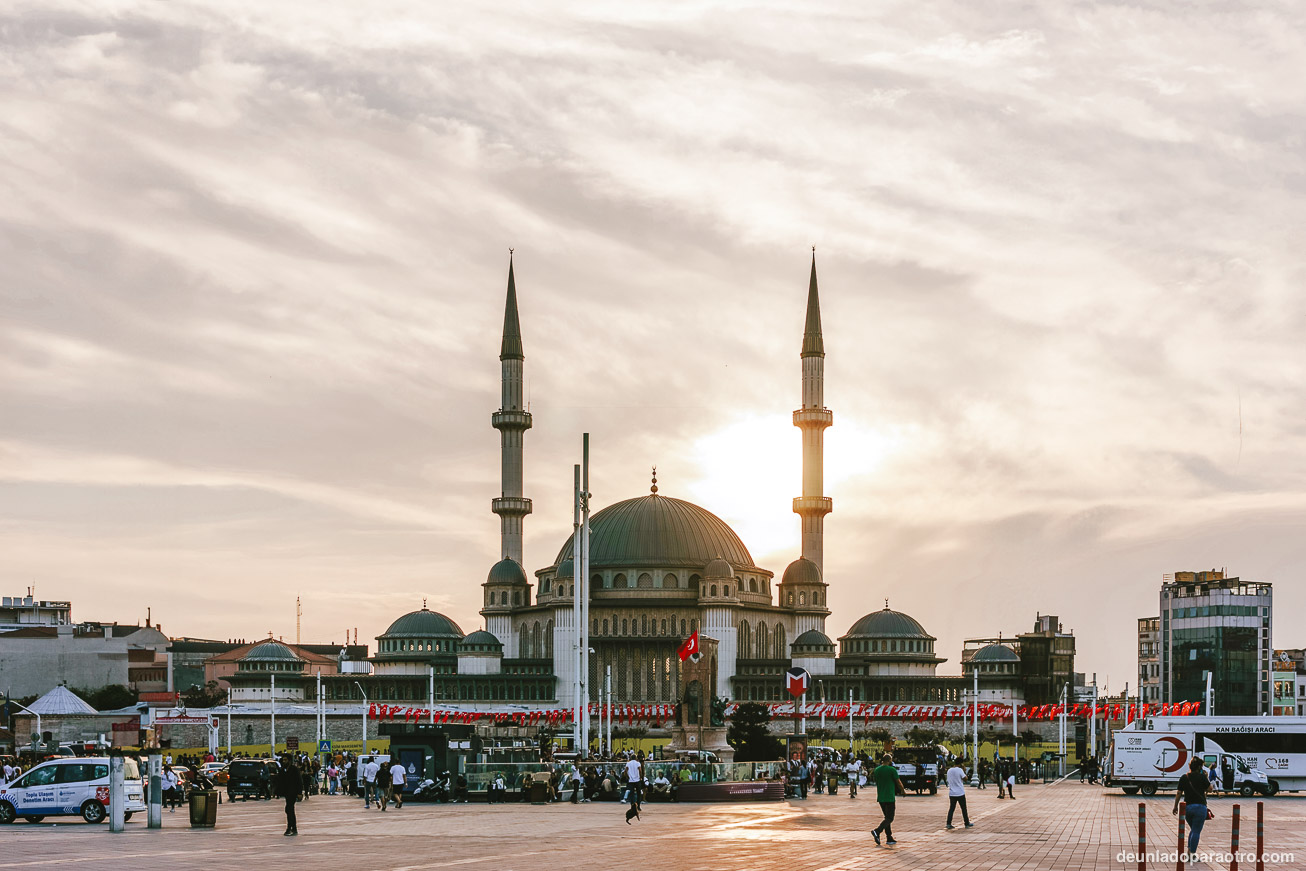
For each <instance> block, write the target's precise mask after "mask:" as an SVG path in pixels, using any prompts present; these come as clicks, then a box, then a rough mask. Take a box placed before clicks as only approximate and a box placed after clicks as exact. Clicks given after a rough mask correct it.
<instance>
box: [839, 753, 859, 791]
mask: <svg viewBox="0 0 1306 871" xmlns="http://www.w3.org/2000/svg"><path fill="white" fill-rule="evenodd" d="M843 770H844V772H845V773H847V775H848V797H849V798H857V781H858V780H860V779H861V776H862V760H860V759H858V758H857V757H856V756H850V757H849V759H848V763H847V764H846V765H844V767H843Z"/></svg>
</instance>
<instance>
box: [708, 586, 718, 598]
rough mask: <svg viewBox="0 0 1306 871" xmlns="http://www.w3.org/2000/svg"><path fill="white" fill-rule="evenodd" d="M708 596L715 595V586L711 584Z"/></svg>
mask: <svg viewBox="0 0 1306 871" xmlns="http://www.w3.org/2000/svg"><path fill="white" fill-rule="evenodd" d="M708 595H709V596H715V595H716V584H713V585H712V586H711V587H709V588H708Z"/></svg>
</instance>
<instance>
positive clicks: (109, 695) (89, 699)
mask: <svg viewBox="0 0 1306 871" xmlns="http://www.w3.org/2000/svg"><path fill="white" fill-rule="evenodd" d="M68 689H69V691H70V692H72V693H73V695H75V696H77V697H78V698H80V699H82V700H83V701H85V702H86V704H88V705H90V706H91V707H92V708H95V710H97V711H116V710H117V709H119V708H126V707H130V706H131V705H134V704H136V691H135V690H132V689H129V688H127V687H125V686H120V685H112V684H111V685H109V686H105V687H100V688H99V689H94V690H82V689H76V688H74V687H69V688H68Z"/></svg>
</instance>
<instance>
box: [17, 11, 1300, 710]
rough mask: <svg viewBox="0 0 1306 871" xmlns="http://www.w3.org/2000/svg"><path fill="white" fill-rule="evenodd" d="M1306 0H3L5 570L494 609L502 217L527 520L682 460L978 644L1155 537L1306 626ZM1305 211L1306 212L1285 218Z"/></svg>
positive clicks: (259, 608)
mask: <svg viewBox="0 0 1306 871" xmlns="http://www.w3.org/2000/svg"><path fill="white" fill-rule="evenodd" d="M1304 19H1306V13H1304V12H1303V10H1302V9H1301V8H1300V7H1299V6H1296V5H1294V4H1289V3H1278V2H1259V3H1258V2H1240V3H1219V2H1216V3H1204V4H1192V3H1182V2H1160V0H1158V2H1142V3H1130V4H1116V3H1108V2H1101V3H1073V2H1047V3H1037V4H1033V3H1030V4H1020V3H1012V4H994V3H975V2H884V3H876V4H865V3H842V4H836V3H805V2H804V3H799V2H763V3H703V2H673V3H632V2H623V3H588V2H584V3H582V2H575V3H564V2H559V3H545V2H530V3H510V2H503V3H497V4H467V3H429V2H412V3H405V2H375V3H367V4H357V3H341V2H315V3H272V4H269V3H262V2H248V0H223V2H221V3H217V2H212V3H205V2H193V0H174V2H169V3H147V2H125V0H124V2H117V0H95V2H70V0H40V2H26V0H0V99H2V105H3V106H4V111H3V113H0V542H2V544H0V580H3V593H4V594H5V595H20V594H23V593H24V592H25V591H26V589H27V588H28V587H29V586H35V590H36V594H37V595H38V597H41V598H51V599H70V600H72V602H73V609H74V610H73V613H74V617H75V618H77V619H94V620H118V621H123V622H136V621H137V620H142V621H143V620H144V618H145V615H146V609H147V608H148V609H150V613H151V614H152V616H153V618H154V619H155V620H157V621H158V622H160V623H161V624H162V626H163V628H164V630H165V632H167V633H169V634H171V635H176V636H180V635H188V636H192V637H208V638H224V639H225V638H250V639H253V638H256V637H261V636H264V635H266V634H268V633H271V634H274V635H277V636H280V637H284V638H286V639H288V640H293V638H294V637H295V599H296V597H297V596H298V597H301V598H302V602H303V618H302V621H303V623H302V632H303V640H304V641H313V642H323V643H326V642H339V641H341V640H343V637H344V634H345V632H346V630H349V631H351V632H352V631H353V630H354V629H355V628H357V630H358V633H359V637H360V640H363V639H368V640H370V639H373V638H374V637H375V636H376V635H377V634H379V633H381V632H382V631H384V629H385V627H386V626H387V625H388V624H389V623H390V622H391V621H392V620H394V619H395V618H397V617H398V616H399V615H401V614H403V613H405V612H407V611H410V610H413V609H416V608H418V607H420V606H421V603H422V600H423V599H426V600H428V601H429V604H430V607H432V608H434V609H437V610H440V611H442V612H444V613H446V614H448V615H449V616H450V617H452V618H453V619H454V620H456V621H457V622H458V624H459V625H460V626H461V627H462V628H463V630H464V631H467V632H470V631H472V630H473V629H475V628H479V627H480V626H481V625H482V621H481V618H480V616H479V614H478V613H477V612H478V610H479V607H480V597H481V587H480V584H481V582H482V581H483V580H484V577H485V573H486V572H487V571H488V569H489V567H490V565H492V564H493V562H494V561H495V560H496V558H497V556H498V551H499V542H498V529H499V525H498V519H497V518H496V517H495V516H494V515H492V514H491V513H490V510H489V506H490V500H491V498H492V497H494V496H495V495H497V494H498V492H499V480H498V476H499V463H498V434H497V433H496V432H495V431H494V430H493V429H492V428H491V427H490V414H491V413H492V412H493V411H494V410H495V409H496V408H497V407H498V404H499V385H498V377H499V365H498V359H497V355H498V344H499V334H500V328H501V324H502V318H503V300H504V290H505V285H506V278H507V267H508V249H509V248H510V247H511V248H514V249H515V269H516V279H517V288H518V293H519V298H520V305H521V319H522V333H523V343H524V347H525V351H526V373H527V379H528V385H527V387H528V395H529V400H530V403H531V410H532V412H533V414H534V423H535V425H534V428H533V429H532V430H531V431H530V432H529V433H528V434H527V437H526V480H525V491H526V495H527V496H528V497H530V498H532V499H533V500H534V514H533V515H532V516H530V517H528V518H527V519H526V536H525V562H526V568H527V570H528V573H529V572H532V571H534V570H535V569H538V568H541V567H544V566H546V565H549V564H550V563H552V561H553V559H554V556H555V555H556V553H557V550H558V548H559V547H560V546H561V545H562V543H563V540H564V539H565V537H566V536H567V535H569V534H570V531H571V482H572V465H573V463H575V462H577V461H578V459H579V451H580V441H581V433H583V432H589V433H591V438H592V440H593V449H592V454H593V459H592V488H591V489H592V491H593V493H594V504H595V506H596V507H601V506H603V505H606V504H610V503H612V502H616V501H619V500H621V499H626V498H631V497H634V496H639V495H642V494H644V493H647V492H648V490H647V487H648V483H649V474H650V469H651V467H652V466H654V465H656V466H657V469H658V479H659V480H658V485H659V489H660V492H661V493H662V494H664V495H669V496H675V497H679V498H684V499H688V500H690V501H693V502H696V503H698V504H701V505H703V506H704V507H706V508H708V509H709V510H711V511H713V512H714V513H716V514H718V515H719V516H721V517H722V518H723V519H725V520H726V521H727V522H729V523H730V524H731V525H732V526H733V527H734V528H735V529H736V530H737V531H738V532H739V534H740V536H741V537H742V538H743V540H744V541H745V543H746V544H747V546H748V547H749V549H750V550H751V552H752V554H753V556H754V558H755V560H756V561H757V562H758V563H759V564H760V565H762V566H763V567H766V568H769V569H770V570H772V571H774V572H776V573H777V574H779V573H780V572H781V571H782V570H783V568H784V566H785V565H786V564H787V563H788V562H789V561H790V560H792V559H793V558H794V557H796V556H797V555H798V542H799V534H798V533H799V527H798V518H797V516H796V515H794V514H793V513H792V510H791V509H792V506H791V500H792V498H793V497H794V496H797V495H799V493H800V482H799V472H800V468H801V453H800V441H799V432H798V430H797V429H795V428H794V427H793V426H792V421H791V420H790V413H791V411H792V410H793V409H794V408H796V407H797V406H798V404H799V388H800V378H799V372H800V369H799V357H798V354H799V350H800V347H801V338H802V327H803V313H804V303H805V294H806V288H807V276H808V269H809V262H810V257H811V250H810V249H811V247H812V246H816V258H817V268H818V272H819V277H820V287H821V303H822V311H823V316H824V327H825V348H826V353H827V356H826V391H825V396H826V404H827V405H828V406H829V407H830V408H831V409H832V410H833V412H834V421H835V423H834V426H833V427H832V428H831V429H830V430H828V431H827V433H826V445H827V449H826V470H827V477H826V495H828V496H830V497H832V498H833V500H834V513H833V514H831V515H830V516H829V517H828V518H827V520H826V540H825V578H826V581H827V582H828V583H829V584H830V604H831V608H832V610H833V614H832V615H831V617H830V618H829V621H828V629H829V634H830V635H831V636H834V637H837V636H839V635H842V634H843V633H844V632H846V631H847V628H848V627H849V626H850V625H851V624H852V623H853V621H855V620H856V619H857V618H858V617H860V616H861V615H863V614H865V613H867V612H869V611H872V610H877V609H879V608H881V607H883V606H884V600H885V599H886V598H887V599H888V600H889V603H890V605H891V606H892V607H893V608H895V609H896V610H901V611H905V612H907V613H909V614H911V615H912V616H914V617H916V618H917V619H918V620H919V621H920V622H921V623H923V624H924V625H925V627H926V628H927V629H928V630H929V631H930V632H931V633H932V634H934V635H936V636H937V637H938V639H939V642H938V648H939V650H940V655H942V656H944V657H946V658H947V659H948V662H947V663H945V664H944V665H943V666H941V667H940V673H941V674H944V673H953V674H955V673H957V671H958V661H959V658H960V652H961V644H962V640H963V638H965V637H970V636H976V635H995V634H997V633H999V632H1001V633H1002V634H1004V635H1010V634H1014V633H1016V632H1019V631H1025V630H1028V629H1030V628H1031V627H1032V625H1033V623H1034V620H1035V617H1036V615H1037V614H1038V613H1043V614H1048V613H1052V614H1057V615H1059V616H1060V617H1061V620H1062V623H1063V624H1064V627H1065V629H1067V630H1071V631H1073V632H1074V633H1075V635H1076V638H1077V644H1078V650H1079V656H1078V659H1077V665H1076V668H1077V669H1078V670H1081V671H1085V672H1089V673H1094V672H1095V673H1097V675H1098V679H1099V683H1100V684H1103V685H1105V686H1107V687H1108V688H1109V689H1110V690H1112V691H1117V692H1118V691H1119V690H1121V689H1123V688H1124V684H1125V682H1126V681H1130V682H1131V683H1132V682H1133V680H1132V679H1134V675H1133V672H1134V669H1135V661H1136V660H1135V657H1136V647H1135V635H1134V633H1135V625H1134V620H1135V619H1136V618H1138V617H1142V616H1149V615H1155V614H1156V613H1157V610H1158V605H1157V597H1158V590H1159V585H1160V583H1161V581H1162V578H1163V576H1164V575H1165V574H1166V573H1171V572H1175V571H1180V570H1201V569H1210V568H1227V570H1228V571H1229V572H1230V573H1232V574H1237V575H1241V576H1242V577H1244V578H1250V579H1255V580H1259V581H1268V582H1271V583H1273V584H1274V588H1275V600H1276V628H1275V635H1274V641H1275V644H1276V646H1280V647H1290V646H1292V647H1299V646H1303V645H1306V629H1303V628H1302V627H1301V625H1300V621H1299V620H1298V619H1297V618H1298V617H1299V616H1300V615H1301V613H1302V611H1303V608H1304V607H1306V590H1304V588H1303V584H1302V578H1301V575H1302V570H1303V566H1304V565H1306V535H1304V534H1303V526H1304V525H1306V426H1304V425H1303V420H1302V410H1303V408H1304V407H1306V373H1304V371H1303V361H1304V354H1303V345H1302V336H1303V333H1304V332H1306V293H1303V290H1302V285H1303V279H1304V278H1306V268H1303V263H1302V258H1301V253H1300V247H1299V246H1300V240H1301V239H1302V238H1303V235H1304V231H1306V227H1304V226H1303V225H1304V224H1306V197H1304V196H1303V193H1304V192H1306V191H1304V189H1306V157H1304V155H1306V147H1304V145H1306V143H1304V142H1303V137H1304V135H1306V123H1304V122H1306V109H1304V108H1303V107H1306V75H1303V72H1304V71H1306V20H1304ZM1294 239H1295V240H1297V241H1296V242H1294V241H1293V240H1294Z"/></svg>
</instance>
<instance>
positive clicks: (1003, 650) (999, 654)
mask: <svg viewBox="0 0 1306 871" xmlns="http://www.w3.org/2000/svg"><path fill="white" fill-rule="evenodd" d="M970 661H971V662H1020V657H1019V656H1017V655H1016V651H1014V650H1012V649H1011V648H1010V647H1008V646H1007V645H1005V644H986V645H984V646H983V647H981V648H980V649H979V650H977V651H975V655H974V656H972V657H971V658H970Z"/></svg>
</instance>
